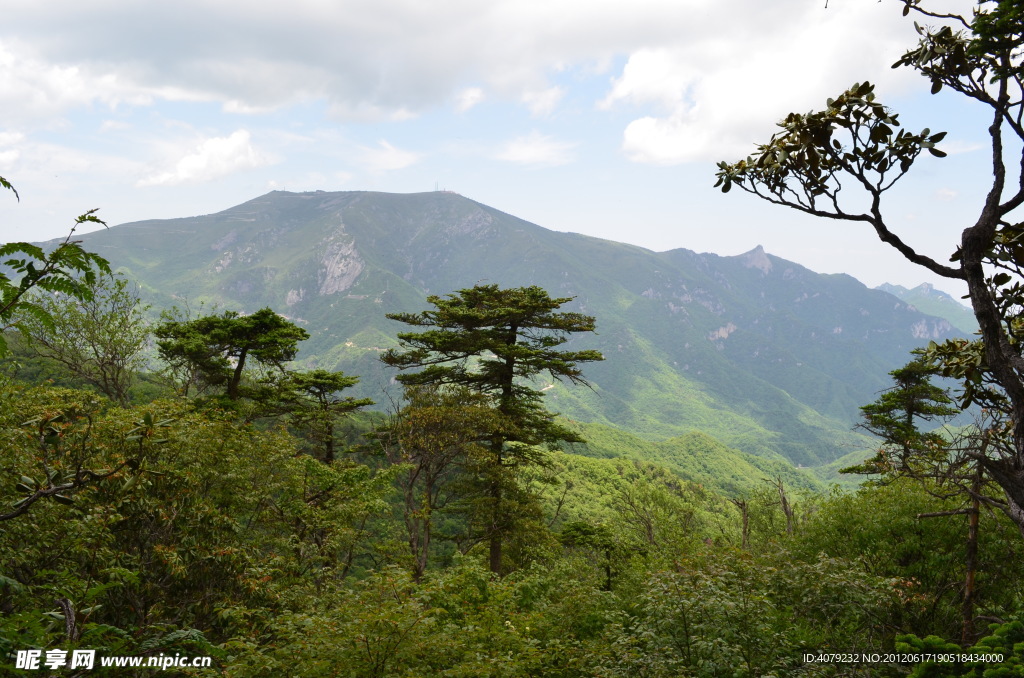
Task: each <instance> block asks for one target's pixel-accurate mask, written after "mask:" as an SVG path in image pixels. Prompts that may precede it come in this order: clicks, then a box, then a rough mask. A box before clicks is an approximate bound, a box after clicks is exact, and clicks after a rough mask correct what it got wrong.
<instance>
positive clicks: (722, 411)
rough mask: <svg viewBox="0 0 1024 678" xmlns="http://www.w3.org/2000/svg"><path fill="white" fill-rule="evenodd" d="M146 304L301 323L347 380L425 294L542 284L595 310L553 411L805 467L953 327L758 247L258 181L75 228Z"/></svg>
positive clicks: (387, 376)
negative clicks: (672, 242)
mask: <svg viewBox="0 0 1024 678" xmlns="http://www.w3.org/2000/svg"><path fill="white" fill-rule="evenodd" d="M81 239H82V240H83V241H84V242H85V246H86V247H87V248H89V249H91V250H93V251H96V252H98V253H99V254H101V255H103V256H105V257H107V258H108V259H109V260H110V261H111V263H112V265H114V266H115V267H116V268H118V269H119V270H122V271H123V272H125V273H126V274H128V275H130V276H131V277H133V278H135V279H137V280H138V281H139V282H140V285H142V288H143V290H144V292H145V294H146V296H147V299H149V300H150V301H151V302H152V303H154V304H155V305H157V306H168V305H170V304H173V303H181V301H182V300H183V299H188V300H190V302H193V303H194V302H197V301H211V302H217V303H219V304H221V305H222V306H223V307H225V308H231V309H234V310H239V311H242V312H252V311H254V310H257V309H258V308H261V307H263V306H270V307H272V308H274V309H275V310H277V311H278V312H280V313H282V314H283V315H286V316H288V317H290V318H292V319H293V320H294V321H295V322H297V323H299V324H301V325H302V326H303V327H305V328H306V329H307V330H308V331H310V333H311V334H312V335H313V336H312V338H311V339H310V340H309V341H308V342H306V343H305V345H304V346H303V347H302V351H301V352H300V354H299V358H300V362H301V363H302V364H305V365H308V366H314V365H315V366H319V367H327V368H330V369H343V370H344V371H345V372H346V373H349V374H357V375H361V377H362V383H361V386H360V393H359V395H366V396H369V397H375V396H376V398H377V399H378V400H379V399H380V390H381V389H386V388H388V385H389V383H390V382H391V381H392V379H393V376H394V375H393V373H389V372H388V371H387V370H386V369H385V368H384V367H383V366H382V365H380V363H379V361H377V360H376V356H377V355H378V354H379V350H381V349H384V348H387V347H389V346H392V345H394V342H395V339H394V336H395V334H396V333H397V332H398V331H401V330H402V329H403V327H402V326H400V325H399V324H398V323H394V322H392V321H389V320H387V319H386V318H385V317H384V316H385V314H386V313H390V312H409V311H413V312H415V311H419V310H422V309H423V308H425V298H426V296H427V295H428V294H446V293H450V292H453V291H455V290H457V289H460V288H464V287H470V286H472V285H474V284H476V283H478V282H488V283H497V284H500V285H502V286H521V285H533V284H536V285H540V286H541V287H544V288H545V289H547V290H548V291H549V292H550V293H551V294H552V295H553V296H558V297H574V301H572V302H571V303H570V304H568V305H567V306H566V308H567V309H569V310H574V311H580V312H583V313H587V314H590V315H594V316H596V318H597V324H598V332H597V335H596V336H586V337H575V338H573V340H572V341H571V342H570V346H580V347H583V346H586V347H593V348H597V349H599V350H602V351H603V352H604V353H605V355H606V357H607V358H608V360H606V361H605V362H604V363H599V364H595V365H593V366H591V367H589V368H588V370H587V372H588V378H590V379H591V380H592V382H593V383H594V386H595V388H594V390H593V391H592V392H588V391H586V390H580V389H575V390H570V389H568V388H566V387H564V386H561V385H555V387H554V388H552V389H550V391H548V397H549V401H550V405H551V406H552V408H553V409H555V410H560V411H562V412H563V413H565V414H566V415H567V416H570V417H574V418H579V419H581V421H591V422H594V423H600V424H606V425H613V426H621V427H623V428H625V429H627V430H630V431H632V432H634V433H636V434H638V435H642V436H644V437H647V438H650V439H668V438H673V437H677V436H681V435H684V434H686V433H688V432H691V431H697V430H699V431H704V432H706V433H709V434H710V435H713V436H714V437H716V438H718V439H719V440H722V441H723V442H725V443H726V444H728V445H730V446H733V447H736V448H738V449H740V450H743V451H744V452H747V453H751V454H756V455H760V456H764V457H774V458H779V457H781V458H785V459H788V460H789V461H791V462H793V463H794V464H803V465H806V466H814V465H818V464H822V463H828V462H829V461H831V460H833V459H835V458H837V457H840V456H842V455H844V454H847V453H848V452H850V451H852V450H853V449H856V448H857V447H858V446H860V447H863V446H865V445H866V440H865V439H864V438H863V437H862V436H859V435H858V434H855V433H852V432H851V431H850V427H851V426H852V423H853V421H854V420H855V419H856V416H857V414H858V411H857V407H859V405H862V404H865V403H867V402H870V401H871V400H873V399H874V397H875V394H877V392H878V391H879V390H881V389H882V388H885V387H886V385H887V372H888V371H889V370H891V369H894V368H895V367H897V366H899V365H902V364H903V363H905V362H906V360H907V353H908V352H909V350H910V349H912V348H914V347H916V346H918V345H921V344H923V343H926V342H927V341H928V340H941V339H944V338H946V337H949V336H952V335H953V334H954V329H953V327H952V326H951V325H950V323H949V322H948V321H947V320H945V319H942V318H937V317H934V316H928V315H925V314H922V313H920V312H918V311H917V310H914V309H913V308H912V307H911V306H910V305H909V304H907V303H905V302H903V301H901V300H899V299H897V298H895V297H893V296H891V295H889V294H887V293H885V292H882V291H877V290H869V289H868V288H867V287H865V286H864V285H863V284H861V283H860V282H858V281H856V280H855V279H853V278H852V277H850V276H846V275H843V274H837V275H822V274H818V273H814V272H813V271H810V270H809V269H806V268H804V267H802V266H800V265H799V264H795V263H794V262H789V261H786V260H785V259H781V258H779V257H776V256H774V255H771V254H769V253H767V252H765V251H764V249H763V247H760V246H758V247H756V248H754V249H753V250H751V251H749V252H746V253H743V254H740V255H736V256H731V257H721V256H718V255H714V254H698V253H696V252H693V251H691V250H688V249H683V248H679V249H674V250H669V251H666V252H653V251H651V250H647V249H644V248H642V247H638V246H635V245H627V244H623V243H617V242H614V241H610V240H603V239H600V238H594V237H591V236H585V235H581V234H572V233H560V232H556V231H550V230H548V229H545V228H543V227H541V226H538V225H536V224H531V223H529V222H527V221H525V220H522V219H519V218H517V217H514V216H512V215H509V214H507V213H505V212H501V211H500V210H497V209H494V208H491V207H488V206H486V205H483V204H481V203H477V202H475V201H472V200H470V199H468V198H464V197H462V196H459V195H457V194H451V193H442V192H433V193H418V194H388V193H378V192H371V191H354V192H340V193H329V192H314V193H286V192H283V191H275V192H271V193H268V194H265V195H263V196H259V197H257V198H254V199H253V200H250V201H247V202H245V203H242V204H241V205H237V206H235V207H232V208H229V209H227V210H224V211H222V212H219V213H216V214H212V215H204V216H200V217H192V218H183V219H174V220H147V221H143V222H134V223H131V224H125V225H121V226H114V227H111V228H110V229H108V230H105V231H100V232H95V233H90V234H85V235H83V236H82V237H81Z"/></svg>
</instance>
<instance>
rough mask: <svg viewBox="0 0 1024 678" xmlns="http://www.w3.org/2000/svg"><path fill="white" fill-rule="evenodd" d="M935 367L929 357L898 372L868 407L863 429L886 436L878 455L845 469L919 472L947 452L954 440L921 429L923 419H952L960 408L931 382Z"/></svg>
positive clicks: (865, 409) (883, 473)
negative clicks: (889, 385)
mask: <svg viewBox="0 0 1024 678" xmlns="http://www.w3.org/2000/svg"><path fill="white" fill-rule="evenodd" d="M936 371H937V370H936V368H935V367H934V366H933V365H932V364H931V363H930V362H929V361H928V360H926V359H925V358H920V357H919V358H916V359H915V360H912V361H911V362H909V363H907V364H906V365H904V366H903V367H901V368H899V369H896V370H893V371H892V372H890V373H889V374H891V375H892V380H893V386H892V387H891V388H890V389H888V390H887V391H885V392H884V393H883V394H882V395H881V396H879V398H878V399H877V400H876V401H875V402H873V403H871V404H869V405H865V406H863V407H862V408H860V409H861V412H862V414H863V417H864V421H863V422H861V424H860V425H861V427H862V428H864V429H865V430H867V431H869V432H870V433H872V434H873V435H875V436H877V437H879V438H881V440H882V446H881V447H880V448H879V450H878V452H877V453H876V454H875V456H874V457H872V458H871V459H868V460H866V461H864V462H863V463H862V464H859V465H858V466H851V467H849V468H846V469H843V472H844V473H869V474H881V475H895V474H900V473H911V474H913V473H919V472H921V470H922V468H925V469H926V468H928V467H930V466H934V465H935V464H937V463H939V462H941V461H942V460H943V459H945V458H946V456H947V455H948V452H947V448H948V447H949V442H948V441H947V440H946V439H945V438H944V437H943V436H942V435H940V434H939V433H937V432H935V431H927V432H922V431H921V430H920V429H919V428H918V427H919V426H920V424H921V423H922V422H928V423H933V422H934V421H935V419H936V418H939V419H940V420H941V419H942V418H949V417H952V416H953V415H955V414H957V412H958V410H957V409H956V408H954V407H951V405H952V403H953V400H952V399H951V398H950V397H949V396H948V395H947V394H946V392H945V391H944V390H943V389H941V388H939V387H938V386H935V385H933V384H932V383H931V377H932V376H934V375H935V373H936Z"/></svg>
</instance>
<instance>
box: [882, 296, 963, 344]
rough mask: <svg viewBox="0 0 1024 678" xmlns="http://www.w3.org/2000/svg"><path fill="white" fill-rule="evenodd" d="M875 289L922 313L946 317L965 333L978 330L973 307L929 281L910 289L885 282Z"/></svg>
mask: <svg viewBox="0 0 1024 678" xmlns="http://www.w3.org/2000/svg"><path fill="white" fill-rule="evenodd" d="M875 289H876V290H881V291H883V292H888V293H889V294H891V295H893V296H894V297H896V298H897V299H900V300H901V301H905V302H906V303H908V304H910V305H911V306H913V307H914V308H916V309H917V310H919V311H921V312H922V313H927V314H928V315H934V316H938V317H939V318H945V319H946V320H948V321H949V323H950V324H951V325H952V326H953V327H955V328H956V329H958V330H960V332H961V333H963V334H965V335H968V336H970V335H972V334H974V333H975V332H977V331H978V320H977V318H975V317H974V312H973V311H971V309H969V308H968V307H966V306H964V305H963V304H961V303H960V302H959V301H957V300H956V299H954V298H953V297H951V296H950V295H948V294H946V293H945V292H943V291H942V290H937V289H935V288H934V287H932V286H931V285H929V284H928V283H921V284H920V285H918V286H917V287H915V288H913V289H909V290H908V289H907V288H906V287H903V286H901V285H890V284H889V283H885V284H884V285H879V286H878V287H876V288H875Z"/></svg>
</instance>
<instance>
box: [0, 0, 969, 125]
mask: <svg viewBox="0 0 1024 678" xmlns="http://www.w3.org/2000/svg"><path fill="white" fill-rule="evenodd" d="M959 4H961V5H964V6H965V7H966V8H967V11H969V10H970V7H971V3H970V2H969V0H961V1H960V3H959ZM898 5H899V3H883V4H882V5H879V4H878V3H874V2H868V1H866V0H837V1H836V2H833V3H831V5H830V6H829V9H827V10H825V9H824V8H823V3H821V2H811V1H810V0H774V1H773V2H770V3H769V2H764V1H763V0H736V1H734V2H721V1H720V0H719V1H716V0H634V1H633V2H630V3H625V2H621V0H562V1H561V2H550V1H549V0H494V1H493V2H477V1H474V0H444V1H443V2H439V3H428V4H424V3H421V2H413V0H346V2H335V3H331V2H324V0H294V1H293V2H291V3H287V4H281V3H260V4H259V6H258V7H257V6H254V5H253V3H251V2H246V1H244V0H180V1H179V2H176V3H173V4H159V3H124V2H113V1H109V0H108V1H106V2H87V3H82V2H72V1H71V0H51V1H50V2H46V3H31V2H15V3H13V6H12V7H7V8H5V10H4V22H3V24H2V25H0V41H2V43H3V44H4V45H5V46H7V47H8V48H9V49H8V52H7V56H8V57H10V58H13V59H15V60H16V61H17V65H16V67H15V68H14V69H13V70H12V69H9V68H4V67H3V64H2V62H0V71H3V72H6V73H7V74H8V75H7V76H6V77H8V79H11V78H13V81H14V83H15V84H17V87H10V86H7V85H8V84H9V83H8V82H7V81H0V91H4V92H10V93H11V94H12V96H11V97H7V96H4V97H3V98H4V99H10V100H11V101H14V100H16V97H14V96H13V95H14V94H15V93H20V94H22V95H31V96H28V97H27V99H26V103H28V104H29V105H31V106H33V107H36V108H49V109H51V110H59V109H60V108H61V107H62V106H69V105H80V104H82V103H83V102H85V103H88V102H93V101H103V102H106V103H108V104H110V105H116V104H117V103H118V102H136V103H144V102H145V101H147V99H148V100H152V99H154V98H176V99H182V98H185V99H191V100H203V101H215V102H218V103H220V104H221V105H222V106H223V107H224V108H225V110H227V111H229V112H260V111H266V110H271V109H274V108H277V107H281V106H285V105H288V104H291V103H295V102H304V101H310V100H324V101H326V102H327V103H328V105H329V106H330V107H331V108H332V109H333V110H334V111H335V112H336V114H338V115H345V116H348V115H352V116H355V118H356V119H361V118H363V117H364V116H370V117H374V119H379V118H384V119H387V118H388V117H390V116H391V115H394V114H395V113H396V112H397V113H398V114H399V115H408V114H418V113H421V112H423V111H425V110H428V109H430V108H432V107H434V106H438V105H444V104H445V103H447V102H450V101H451V100H452V98H453V97H457V96H458V93H459V92H466V91H467V89H466V88H467V86H468V84H467V83H478V84H477V85H475V87H479V88H481V89H482V90H486V91H487V92H488V95H489V96H494V97H503V98H505V99H508V100H513V101H525V102H526V103H527V104H528V105H530V106H531V108H535V109H536V110H535V114H537V115H544V114H546V113H547V112H549V111H550V107H551V106H552V105H553V104H554V103H556V102H557V98H558V96H560V94H559V92H558V88H557V87H555V86H554V84H553V83H552V82H551V81H550V77H549V76H550V74H552V73H556V72H564V71H565V70H566V69H568V68H573V67H576V68H581V69H583V70H589V71H591V72H594V71H595V70H600V69H602V68H605V67H607V66H608V64H611V63H614V61H615V60H616V59H618V58H621V57H622V56H623V55H632V56H634V57H636V59H639V58H640V57H639V56H637V55H640V54H643V53H646V52H651V53H654V52H657V51H658V50H670V51H671V50H679V49H680V46H685V49H683V50H682V51H683V52H686V56H685V58H683V59H682V60H680V59H678V58H677V59H675V60H673V61H672V62H671V63H667V64H666V65H665V66H666V68H668V70H667V71H665V75H666V76H667V77H666V80H665V81H664V83H663V85H662V86H661V87H659V86H658V83H655V82H648V83H647V86H646V89H645V88H644V87H643V86H641V85H642V82H641V81H642V80H643V79H644V78H647V79H648V80H649V79H650V78H649V76H645V75H644V74H642V73H640V72H638V71H639V70H641V69H640V65H639V63H638V62H637V61H634V63H633V65H632V67H631V70H632V71H634V73H633V74H632V75H628V76H627V75H626V74H623V79H621V82H617V83H616V89H617V92H616V93H615V94H614V96H613V99H619V98H621V97H623V96H627V94H628V93H631V94H629V96H634V97H636V96H641V95H650V96H653V97H656V98H657V97H664V96H667V97H668V98H669V99H673V98H674V97H676V94H675V92H678V91H679V87H680V85H685V83H684V82H682V81H687V78H688V77H689V76H688V75H687V73H688V72H690V71H694V69H696V70H699V71H700V72H703V73H704V74H705V75H709V76H714V75H715V74H716V72H717V71H720V70H727V69H729V68H731V67H737V66H743V67H746V68H748V69H750V71H751V78H757V77H760V76H761V74H762V73H761V71H763V69H761V68H758V66H759V65H761V62H764V61H769V62H770V64H771V65H773V68H772V69H771V70H772V73H773V76H774V77H773V79H778V77H779V75H780V74H781V73H784V72H787V70H788V69H795V70H794V73H795V75H794V77H795V78H804V77H806V76H808V75H815V73H816V70H815V69H817V68H818V67H819V66H820V71H821V73H820V74H822V75H834V74H836V73H838V72H842V71H844V70H850V69H851V68H857V67H859V66H863V67H867V66H872V67H873V66H874V65H875V63H876V62H877V63H881V62H882V61H885V60H886V59H890V57H891V53H892V52H891V50H885V49H879V47H881V46H883V45H886V46H887V41H888V40H890V38H892V37H893V36H894V35H896V34H899V35H900V37H899V39H898V43H899V45H901V46H902V45H905V44H908V42H909V40H910V39H912V27H911V24H910V22H909V21H908V20H901V19H900V18H899V17H898V13H899V12H898V10H899V7H898ZM894 27H897V28H899V29H900V30H897V28H894ZM908 34H909V35H910V36H911V38H908V37H907V36H908ZM82 36H88V37H87V38H85V39H83V37H82ZM794 43H796V45H795V46H794ZM801 45H802V46H811V47H821V46H824V47H825V49H824V50H822V51H814V50H813V49H810V50H803V51H801V50H802V47H800V46H801ZM766 49H770V50H781V51H786V52H788V53H789V54H788V56H787V57H786V58H785V59H784V60H782V61H779V60H776V61H774V62H773V60H772V59H771V58H768V57H766V56H765V50H766ZM12 50H13V51H12ZM677 56H678V54H677ZM887 65H888V64H885V66H887ZM680 68H681V69H683V70H679V69H680ZM688 69H689V70H688ZM11 73H13V75H12V74H11ZM782 80H783V83H786V82H788V81H789V80H791V79H788V78H782ZM784 86H785V85H784ZM470 89H473V88H472V87H471V88H470ZM755 107H756V106H755ZM402 111H405V113H402Z"/></svg>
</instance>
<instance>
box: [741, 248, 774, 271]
mask: <svg viewBox="0 0 1024 678" xmlns="http://www.w3.org/2000/svg"><path fill="white" fill-rule="evenodd" d="M740 261H742V262H743V265H744V266H746V267H747V268H756V269H758V270H760V271H761V272H762V273H764V274H765V275H767V274H768V273H770V272H771V270H772V261H771V259H769V258H768V255H767V254H766V253H765V251H764V247H762V246H760V245H758V246H757V247H755V248H754V249H752V250H750V251H749V252H746V253H744V254H741V255H740Z"/></svg>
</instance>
